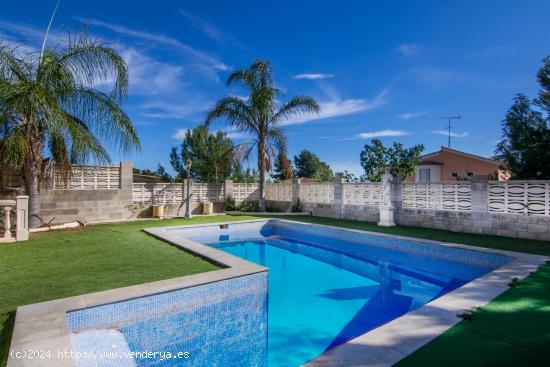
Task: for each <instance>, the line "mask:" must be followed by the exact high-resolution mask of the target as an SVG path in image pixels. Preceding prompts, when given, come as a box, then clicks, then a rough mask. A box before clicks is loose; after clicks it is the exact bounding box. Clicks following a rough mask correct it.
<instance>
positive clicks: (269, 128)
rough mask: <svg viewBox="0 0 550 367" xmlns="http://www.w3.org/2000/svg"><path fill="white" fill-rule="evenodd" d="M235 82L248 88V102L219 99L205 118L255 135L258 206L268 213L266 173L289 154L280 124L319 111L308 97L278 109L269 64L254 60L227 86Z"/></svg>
mask: <svg viewBox="0 0 550 367" xmlns="http://www.w3.org/2000/svg"><path fill="white" fill-rule="evenodd" d="M235 83H238V84H240V85H241V86H243V87H244V88H246V89H247V91H248V98H247V100H246V101H244V100H242V99H240V98H237V97H233V96H227V97H224V98H222V99H220V100H219V101H218V102H217V103H216V104H215V105H214V107H213V108H212V109H211V110H210V111H209V112H208V114H207V115H206V119H205V125H206V126H209V125H210V124H211V123H212V121H214V120H216V119H221V118H225V119H226V121H227V123H228V124H229V125H230V126H232V127H234V128H237V129H238V130H240V131H243V132H246V133H250V134H252V135H253V136H254V139H253V141H252V142H251V143H250V146H249V149H248V153H250V152H251V151H252V149H253V148H254V147H256V148H257V154H258V171H259V174H260V182H259V207H260V210H265V195H264V184H265V174H266V171H270V170H271V158H272V157H274V156H275V155H276V151H278V152H285V151H286V138H285V135H284V131H283V129H281V127H280V125H281V123H282V122H285V121H286V120H288V119H289V118H291V117H293V116H296V115H299V114H302V113H318V112H319V110H320V108H319V105H318V104H317V102H316V101H315V100H314V99H313V98H310V97H306V96H296V97H293V98H292V99H291V100H289V101H287V102H284V103H282V104H281V105H280V106H277V105H276V97H277V96H281V95H282V93H281V91H280V90H279V89H278V88H277V87H276V86H275V83H274V80H273V71H272V69H271V63H270V62H269V61H264V60H255V61H253V62H252V64H251V65H250V68H248V69H243V70H238V71H235V72H233V73H232V74H231V75H230V76H229V78H228V79H227V86H231V85H233V84H235ZM247 155H248V154H247Z"/></svg>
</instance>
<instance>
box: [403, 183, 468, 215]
mask: <svg viewBox="0 0 550 367" xmlns="http://www.w3.org/2000/svg"><path fill="white" fill-rule="evenodd" d="M402 205H403V207H404V208H417V209H439V210H460V211H468V210H471V209H472V186H471V184H470V182H441V183H404V184H403V202H402Z"/></svg>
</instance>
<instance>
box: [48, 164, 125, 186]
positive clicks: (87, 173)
mask: <svg viewBox="0 0 550 367" xmlns="http://www.w3.org/2000/svg"><path fill="white" fill-rule="evenodd" d="M53 188H54V190H101V189H107V190H114V189H119V188H120V167H116V166H72V167H71V170H70V173H69V177H68V179H65V177H64V175H63V174H62V173H61V172H60V171H59V170H58V169H54V173H53Z"/></svg>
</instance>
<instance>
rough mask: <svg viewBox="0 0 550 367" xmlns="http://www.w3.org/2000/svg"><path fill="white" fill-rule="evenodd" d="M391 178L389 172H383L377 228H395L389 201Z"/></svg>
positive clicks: (390, 201) (391, 205) (391, 206)
mask: <svg viewBox="0 0 550 367" xmlns="http://www.w3.org/2000/svg"><path fill="white" fill-rule="evenodd" d="M392 182H393V176H392V175H391V173H390V171H389V170H386V171H385V172H384V175H383V176H382V183H381V184H380V221H379V222H378V225H379V226H384V227H392V226H395V222H394V220H393V204H392V200H391V191H392Z"/></svg>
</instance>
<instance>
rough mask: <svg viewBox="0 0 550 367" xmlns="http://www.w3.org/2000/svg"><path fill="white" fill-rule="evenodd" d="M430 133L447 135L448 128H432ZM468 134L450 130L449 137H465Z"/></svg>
mask: <svg viewBox="0 0 550 367" xmlns="http://www.w3.org/2000/svg"><path fill="white" fill-rule="evenodd" d="M432 134H434V135H443V136H449V131H448V130H433V131H432ZM469 135H470V133H469V132H467V131H466V132H462V133H456V132H452V131H451V137H452V138H466V137H468V136H469Z"/></svg>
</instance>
